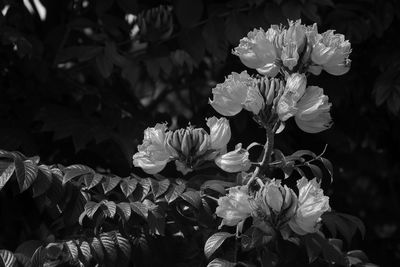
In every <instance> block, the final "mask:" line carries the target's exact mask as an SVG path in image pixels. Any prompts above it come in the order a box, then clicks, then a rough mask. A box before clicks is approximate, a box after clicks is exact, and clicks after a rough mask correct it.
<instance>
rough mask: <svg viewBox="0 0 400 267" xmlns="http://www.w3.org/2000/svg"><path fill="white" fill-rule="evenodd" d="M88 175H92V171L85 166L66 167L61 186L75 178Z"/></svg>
mask: <svg viewBox="0 0 400 267" xmlns="http://www.w3.org/2000/svg"><path fill="white" fill-rule="evenodd" d="M88 173H94V171H93V170H92V169H91V168H89V167H87V166H85V165H80V164H76V165H71V166H68V167H67V168H65V169H64V176H63V184H65V183H67V182H68V181H70V180H71V179H73V178H75V177H78V176H81V175H84V174H88Z"/></svg>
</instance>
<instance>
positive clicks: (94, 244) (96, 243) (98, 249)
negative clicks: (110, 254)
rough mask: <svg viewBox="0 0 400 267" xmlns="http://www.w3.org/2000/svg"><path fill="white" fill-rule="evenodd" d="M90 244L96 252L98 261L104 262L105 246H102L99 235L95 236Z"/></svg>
mask: <svg viewBox="0 0 400 267" xmlns="http://www.w3.org/2000/svg"><path fill="white" fill-rule="evenodd" d="M90 246H91V247H92V249H93V251H94V252H95V256H96V259H97V262H103V261H104V250H103V246H102V244H101V242H100V240H99V239H98V238H97V237H93V238H92V239H91V240H90Z"/></svg>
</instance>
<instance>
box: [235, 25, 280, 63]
mask: <svg viewBox="0 0 400 267" xmlns="http://www.w3.org/2000/svg"><path fill="white" fill-rule="evenodd" d="M277 35H278V28H277V27H276V25H275V26H271V28H269V29H268V31H267V32H265V31H264V30H263V29H261V28H260V29H254V30H253V31H251V32H249V33H248V34H247V37H245V38H242V39H241V40H240V44H239V46H238V47H236V48H235V49H234V51H233V54H235V55H237V56H238V57H239V58H240V60H241V61H242V63H243V64H244V65H246V66H247V67H249V68H252V69H258V68H263V67H264V66H266V65H267V64H273V63H274V62H275V60H276V58H277V56H278V51H277V48H276V47H275V43H274V40H275V38H276V36H277Z"/></svg>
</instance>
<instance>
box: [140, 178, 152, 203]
mask: <svg viewBox="0 0 400 267" xmlns="http://www.w3.org/2000/svg"><path fill="white" fill-rule="evenodd" d="M139 183H140V185H141V186H142V196H141V197H140V200H143V199H145V197H147V194H148V193H149V192H150V189H151V182H150V179H149V178H147V179H142V180H140V181H139Z"/></svg>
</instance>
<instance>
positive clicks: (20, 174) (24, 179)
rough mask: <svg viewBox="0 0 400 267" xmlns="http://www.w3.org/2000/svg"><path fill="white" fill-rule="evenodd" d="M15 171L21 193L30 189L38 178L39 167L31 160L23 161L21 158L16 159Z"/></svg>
mask: <svg viewBox="0 0 400 267" xmlns="http://www.w3.org/2000/svg"><path fill="white" fill-rule="evenodd" d="M14 163H15V171H16V174H17V181H18V185H19V189H20V192H21V193H22V192H23V191H25V190H26V189H28V188H29V187H30V186H31V185H32V184H33V182H34V181H35V179H36V177H37V172H38V167H37V165H36V164H35V163H33V162H32V161H30V160H25V161H22V160H21V159H20V158H15V161H14Z"/></svg>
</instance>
